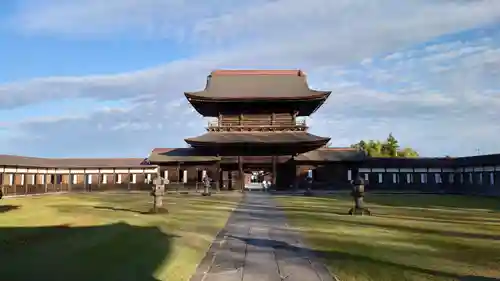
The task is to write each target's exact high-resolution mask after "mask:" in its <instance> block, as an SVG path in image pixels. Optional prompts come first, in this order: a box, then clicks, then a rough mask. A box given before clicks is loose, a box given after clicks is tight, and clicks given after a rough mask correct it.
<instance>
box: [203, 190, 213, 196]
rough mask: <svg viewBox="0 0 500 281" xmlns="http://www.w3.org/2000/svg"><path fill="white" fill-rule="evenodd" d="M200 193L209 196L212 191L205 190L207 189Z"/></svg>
mask: <svg viewBox="0 0 500 281" xmlns="http://www.w3.org/2000/svg"><path fill="white" fill-rule="evenodd" d="M201 195H202V196H211V195H212V192H210V191H208V192H207V191H204V192H203V193H202V194H201Z"/></svg>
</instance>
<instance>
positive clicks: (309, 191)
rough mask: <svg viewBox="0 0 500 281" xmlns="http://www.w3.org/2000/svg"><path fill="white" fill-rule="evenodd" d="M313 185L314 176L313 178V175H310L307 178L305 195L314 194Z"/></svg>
mask: <svg viewBox="0 0 500 281" xmlns="http://www.w3.org/2000/svg"><path fill="white" fill-rule="evenodd" d="M312 185H313V178H312V176H308V177H307V178H306V191H305V192H304V195H305V196H312V195H313V192H312Z"/></svg>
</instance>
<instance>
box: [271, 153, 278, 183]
mask: <svg viewBox="0 0 500 281" xmlns="http://www.w3.org/2000/svg"><path fill="white" fill-rule="evenodd" d="M276 158H277V157H276V156H275V155H273V156H272V161H273V179H272V184H273V188H276V178H277V172H278V171H277V169H276Z"/></svg>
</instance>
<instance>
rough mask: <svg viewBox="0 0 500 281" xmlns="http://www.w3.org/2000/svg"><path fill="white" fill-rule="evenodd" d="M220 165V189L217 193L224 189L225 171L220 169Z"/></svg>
mask: <svg viewBox="0 0 500 281" xmlns="http://www.w3.org/2000/svg"><path fill="white" fill-rule="evenodd" d="M218 163H219V187H218V189H217V191H220V190H221V189H222V188H223V187H224V171H223V170H222V169H221V168H220V162H218Z"/></svg>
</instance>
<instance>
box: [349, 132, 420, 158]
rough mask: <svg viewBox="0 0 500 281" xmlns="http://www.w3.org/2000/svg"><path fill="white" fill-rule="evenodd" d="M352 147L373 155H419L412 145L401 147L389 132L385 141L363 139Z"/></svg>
mask: <svg viewBox="0 0 500 281" xmlns="http://www.w3.org/2000/svg"><path fill="white" fill-rule="evenodd" d="M351 147H352V148H356V149H358V150H361V151H364V152H365V153H366V154H367V155H368V156H371V157H418V156H419V154H418V152H417V151H415V150H414V149H412V148H410V147H405V148H402V149H401V148H400V146H399V142H398V140H397V139H396V138H395V137H394V136H393V135H392V133H390V134H389V136H388V137H387V139H386V140H385V141H384V142H381V141H379V140H368V141H364V140H361V141H359V142H358V143H355V144H352V145H351Z"/></svg>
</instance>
